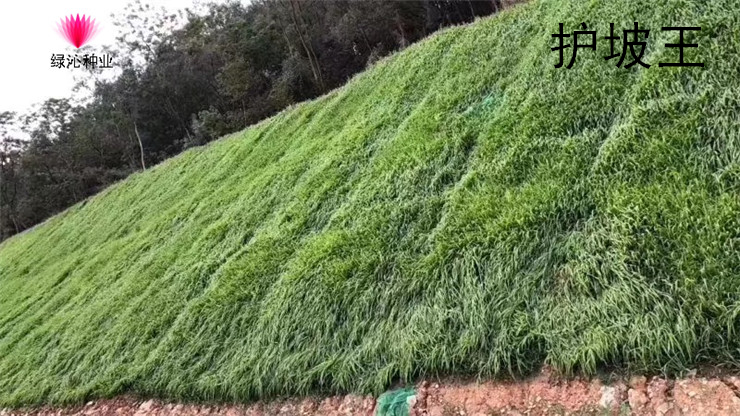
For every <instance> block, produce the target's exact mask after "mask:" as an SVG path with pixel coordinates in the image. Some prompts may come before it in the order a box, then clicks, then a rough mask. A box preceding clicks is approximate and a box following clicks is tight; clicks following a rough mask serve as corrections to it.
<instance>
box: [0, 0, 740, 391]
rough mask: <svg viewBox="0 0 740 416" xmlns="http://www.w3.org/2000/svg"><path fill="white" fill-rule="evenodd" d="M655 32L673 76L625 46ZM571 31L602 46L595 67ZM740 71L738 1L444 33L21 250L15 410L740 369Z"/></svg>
mask: <svg viewBox="0 0 740 416" xmlns="http://www.w3.org/2000/svg"><path fill="white" fill-rule="evenodd" d="M634 21H638V22H639V24H640V26H641V28H642V27H645V28H648V29H650V30H651V31H650V35H649V40H648V47H647V51H646V53H645V56H644V58H643V59H644V60H645V61H646V62H647V63H650V64H652V65H653V66H652V67H650V68H649V69H645V68H642V67H641V66H639V65H636V66H634V67H632V68H630V69H624V68H617V67H616V66H615V63H616V59H614V60H611V61H605V60H604V59H603V58H602V57H603V56H606V55H609V49H608V48H609V42H608V41H604V40H603V36H605V35H607V34H608V28H609V23H610V22H613V23H615V28H616V29H617V30H621V29H622V28H624V29H627V28H632V27H633V24H634ZM561 22H562V23H565V27H566V30H567V31H568V32H572V30H573V29H575V28H577V27H578V26H580V23H581V22H586V23H587V24H588V27H589V28H596V29H597V30H599V33H598V36H599V38H601V39H600V41H599V42H598V51H597V52H598V53H594V52H592V51H589V50H580V51H579V59H578V61H577V62H576V64H575V65H574V67H573V68H572V69H570V70H568V69H565V68H560V69H556V68H554V63H555V62H556V61H557V56H556V52H551V51H550V47H551V46H552V45H553V44H554V40H553V39H552V38H551V34H552V33H555V32H556V31H557V28H558V23H561ZM662 26H701V31H700V32H687V38H686V41H687V42H692V43H699V45H700V46H699V48H694V49H687V50H686V56H685V59H686V61H687V62H704V63H705V64H706V67H705V68H666V67H664V68H659V67H658V65H657V63H658V62H675V61H677V59H678V51H677V50H676V49H672V48H666V47H664V44H665V43H675V42H678V32H670V31H661V30H660V28H661V27H662ZM570 40H572V38H571V39H570ZM617 45H618V47H619V46H620V45H621V44H620V42H617ZM569 51H570V50H568V51H567V52H569ZM627 58H628V60H627V61H625V63H627V62H629V56H628V57H627ZM738 68H740V11H738V9H737V7H736V4H735V2H734V1H731V0H717V1H711V2H709V1H690V0H680V1H679V0H673V1H671V0H667V1H663V2H654V1H647V0H645V1H635V0H610V1H596V0H594V1H590V2H584V1H581V0H552V1H545V0H543V1H535V2H533V3H530V4H527V5H524V6H521V7H516V8H514V9H511V10H509V11H507V12H504V13H502V14H501V15H499V16H497V17H494V18H490V19H485V20H482V21H479V22H477V23H475V24H473V25H470V26H467V27H458V28H454V29H451V30H447V31H444V32H443V33H441V34H439V35H437V36H433V37H432V38H430V39H428V40H426V41H424V42H421V43H420V44H418V45H415V46H413V47H411V48H409V49H407V50H405V51H404V52H403V53H400V54H397V55H395V56H393V57H391V58H390V59H387V60H384V61H382V62H381V63H379V64H378V65H376V66H375V67H374V68H372V69H371V70H369V71H367V72H365V73H363V74H361V75H360V76H358V77H356V78H355V79H354V80H352V81H351V82H350V83H349V84H348V85H347V86H346V87H344V88H342V89H339V90H336V91H334V92H332V93H331V94H328V95H327V96H325V97H322V98H320V99H318V100H315V101H313V102H308V103H304V104H301V105H299V106H297V107H295V108H292V109H290V110H288V111H285V112H283V113H281V114H279V115H278V116H275V117H273V118H271V119H269V120H266V121H265V122H262V123H260V124H258V125H256V126H253V127H250V128H248V129H246V130H244V131H242V132H240V133H237V134H234V135H232V136H230V137H226V138H224V139H222V140H219V141H218V142H215V143H212V144H210V145H208V146H205V147H202V148H198V149H194V150H191V151H188V152H186V153H185V154H183V155H181V156H179V157H176V158H173V159H171V160H169V161H167V162H165V163H163V164H161V165H159V166H156V167H155V168H153V169H150V170H148V171H146V172H144V173H140V174H137V175H134V176H133V177H131V178H130V179H128V180H126V181H123V182H121V183H119V184H117V185H116V186H113V187H111V188H110V189H108V190H107V191H105V192H103V193H102V194H100V195H98V196H96V197H94V198H91V199H90V200H88V201H86V202H84V203H82V204H79V205H77V206H75V207H73V208H71V209H69V210H68V211H66V212H64V213H62V214H60V215H58V216H56V217H54V218H52V219H51V220H49V221H47V222H46V223H45V224H43V225H41V226H39V227H37V228H36V229H34V230H32V231H30V232H27V233H25V234H23V235H19V236H16V237H14V238H12V239H10V240H8V241H6V242H4V243H3V244H2V245H0V404H5V405H18V404H27V403H36V402H54V403H63V402H70V401H80V400H84V399H87V398H89V397H98V396H108V395H113V394H117V393H120V392H124V391H133V392H136V393H141V394H146V395H156V396H168V397H174V398H191V399H197V400H210V399H218V400H247V399H251V398H255V397H263V396H272V395H280V394H300V393H305V392H312V391H348V390H352V391H379V390H381V389H383V388H385V387H386V386H387V385H388V384H389V383H390V382H392V381H393V380H397V379H401V380H408V379H411V378H414V377H417V376H430V375H435V374H450V373H452V374H460V373H473V374H481V375H484V376H492V375H498V374H509V373H514V374H517V373H522V372H526V371H528V370H530V369H533V368H536V367H538V366H539V365H541V364H543V363H547V364H549V365H552V366H554V367H556V368H557V369H559V370H561V371H564V372H572V371H583V372H587V373H592V372H594V371H596V370H597V369H599V368H600V367H602V366H615V365H616V366H621V367H623V368H628V369H631V370H666V371H671V370H679V369H682V368H685V367H686V366H689V365H693V364H696V363H697V362H718V363H723V364H729V363H734V362H736V360H737V359H738V358H740V353H739V352H738V351H740V350H739V348H740V337H738V336H737V331H738V330H739V329H740V323H739V322H738V314H740V256H739V255H738V249H740V197H739V196H738V191H739V190H740V118H739V117H740V77H739V76H738V75H739V74H738Z"/></svg>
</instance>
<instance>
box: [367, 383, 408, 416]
mask: <svg viewBox="0 0 740 416" xmlns="http://www.w3.org/2000/svg"><path fill="white" fill-rule="evenodd" d="M414 395H416V390H415V389H413V388H405V389H398V390H393V391H388V392H385V393H383V394H381V395H380V397H378V406H377V408H376V412H375V415H376V416H408V415H409V411H410V410H411V405H410V403H409V401H410V400H409V399H410V398H411V397H413V396H414Z"/></svg>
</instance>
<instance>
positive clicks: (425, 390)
mask: <svg viewBox="0 0 740 416" xmlns="http://www.w3.org/2000/svg"><path fill="white" fill-rule="evenodd" d="M739 394H740V377H737V376H735V375H732V376H729V375H725V376H715V377H691V378H685V379H678V380H671V379H663V378H658V377H653V378H652V379H650V380H648V379H646V378H645V377H633V378H632V379H630V380H621V381H616V382H613V383H609V384H604V383H602V382H601V381H600V380H598V379H593V380H584V379H573V380H559V379H557V378H555V377H552V376H550V375H549V373H548V372H547V371H545V372H543V373H541V374H540V375H538V376H537V377H533V378H530V379H528V380H524V381H518V382H505V381H496V382H494V381H487V382H482V383H476V382H460V381H454V380H448V381H423V382H420V383H419V384H417V386H416V395H415V396H412V397H410V400H409V403H410V404H411V405H412V408H411V413H410V414H411V415H413V416H463V415H470V416H483V415H511V416H514V415H620V416H621V415H651V416H652V415H697V416H699V415H701V416H704V415H719V416H722V415H740V398H739V397H738V395H739ZM375 406H376V398H374V397H372V396H364V397H363V396H356V395H346V396H332V397H326V398H302V399H289V400H275V401H270V402H258V403H253V404H249V405H198V404H181V403H167V402H162V401H158V400H143V399H140V398H136V397H132V396H122V397H119V398H115V399H106V400H99V401H94V402H89V403H87V404H85V405H84V406H77V407H67V408H54V407H42V408H36V409H25V410H8V409H4V410H0V416H19V415H29V416H52V415H53V416H72V415H79V416H82V415H105V416H128V415H130V416H164V415H173V416H175V415H178V416H194V415H225V416H242V415H243V416H263V415H280V416H299V415H300V416H304V415H305V416H309V415H310V416H340V415H341V416H344V415H363V416H371V415H373V414H374V413H375Z"/></svg>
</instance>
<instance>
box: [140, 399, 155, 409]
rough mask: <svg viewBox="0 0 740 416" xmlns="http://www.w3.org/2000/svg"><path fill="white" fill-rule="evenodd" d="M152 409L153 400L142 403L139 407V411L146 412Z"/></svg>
mask: <svg viewBox="0 0 740 416" xmlns="http://www.w3.org/2000/svg"><path fill="white" fill-rule="evenodd" d="M152 407H154V400H147V401H145V402H144V403H142V404H141V406H139V410H143V411H145V412H148V411H150V410H152Z"/></svg>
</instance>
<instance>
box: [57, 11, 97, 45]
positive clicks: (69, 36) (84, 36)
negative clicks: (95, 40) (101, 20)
mask: <svg viewBox="0 0 740 416" xmlns="http://www.w3.org/2000/svg"><path fill="white" fill-rule="evenodd" d="M57 29H58V30H59V34H61V35H62V37H64V39H66V40H67V41H68V42H69V43H71V44H72V45H74V47H75V48H77V49H79V48H81V47H82V45H84V44H85V43H87V41H89V40H90V39H92V37H93V36H95V34H96V33H97V32H98V24H97V23H96V22H95V19H93V18H92V17H90V16H87V17H85V15H84V14H83V15H82V18H80V15H79V14H78V15H77V17H75V16H74V15H69V17H66V16H65V17H64V19H61V20H60V22H59V23H57Z"/></svg>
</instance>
